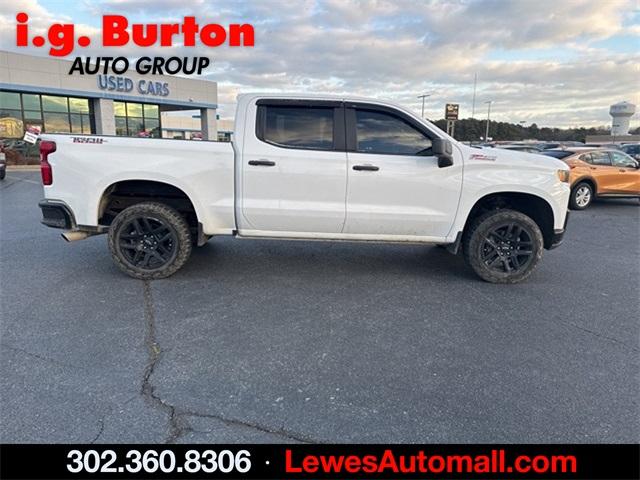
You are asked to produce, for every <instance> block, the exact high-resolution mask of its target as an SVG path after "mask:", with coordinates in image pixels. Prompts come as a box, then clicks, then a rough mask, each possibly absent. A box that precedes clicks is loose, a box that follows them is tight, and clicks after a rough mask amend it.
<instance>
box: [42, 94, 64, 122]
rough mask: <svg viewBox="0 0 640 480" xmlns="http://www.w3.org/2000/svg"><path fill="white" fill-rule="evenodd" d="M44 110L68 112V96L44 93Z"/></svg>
mask: <svg viewBox="0 0 640 480" xmlns="http://www.w3.org/2000/svg"><path fill="white" fill-rule="evenodd" d="M42 110H44V111H45V112H68V111H69V105H68V103H67V97H55V96H53V95H42ZM67 121H68V120H67Z"/></svg>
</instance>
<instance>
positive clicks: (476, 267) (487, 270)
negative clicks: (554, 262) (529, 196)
mask: <svg viewBox="0 0 640 480" xmlns="http://www.w3.org/2000/svg"><path fill="white" fill-rule="evenodd" d="M508 225H515V226H517V227H518V228H520V229H521V230H522V231H521V233H519V234H518V237H517V238H518V239H515V240H513V241H509V244H513V245H515V244H516V243H517V244H518V245H520V244H522V245H524V244H527V245H528V244H530V250H531V254H530V255H529V256H528V257H527V260H526V262H522V265H521V266H520V268H519V269H517V270H513V271H511V272H507V271H498V270H497V267H495V268H492V267H490V266H489V265H488V263H493V262H489V261H487V260H486V255H487V250H486V248H487V242H492V243H493V242H494V241H495V240H496V237H494V235H495V232H496V231H500V230H501V229H504V228H508V227H505V226H508ZM519 239H522V240H519ZM524 239H526V241H525V240H524ZM506 243H507V242H506V241H505V242H503V243H501V244H500V246H501V248H504V249H506V253H503V252H504V250H501V251H500V252H499V253H503V255H505V256H507V255H511V256H512V255H514V254H515V251H514V250H509V248H511V247H509V246H506V247H504V246H503V244H506ZM489 248H493V247H489ZM514 248H516V250H517V251H518V252H520V251H525V250H518V249H519V248H521V247H514ZM543 249H544V239H543V237H542V232H541V231H540V227H538V225H537V224H536V222H535V221H533V219H531V218H530V217H529V216H527V215H525V214H524V213H521V212H517V211H515V210H509V209H500V210H492V211H490V212H487V213H484V214H482V215H480V216H478V217H477V218H476V219H474V220H473V221H472V223H471V225H470V226H469V227H468V228H467V230H466V231H465V232H464V235H463V238H462V252H463V256H464V260H465V262H466V263H467V265H469V266H470V267H471V268H472V269H473V271H474V272H475V273H476V274H477V275H478V276H479V277H480V278H482V279H483V280H485V281H487V282H490V283H518V282H521V281H523V280H525V279H526V278H528V277H529V275H531V274H532V273H533V271H534V270H535V269H536V267H537V266H538V263H539V262H540V259H541V258H542V251H543ZM526 251H528V249H527V250H526ZM489 253H491V252H489ZM496 253H497V254H498V255H499V253H498V251H497V250H496ZM494 258H497V257H494ZM503 258H504V257H501V258H500V259H498V261H499V262H501V264H502V265H501V268H503V269H506V268H507V266H508V265H507V266H505V264H504V261H505V260H503ZM510 258H511V257H507V260H506V261H507V264H511V265H512V262H513V261H514V260H509V259H510ZM522 258H523V256H520V255H518V256H517V260H515V261H518V262H519V261H520V260H522ZM499 265H500V264H499Z"/></svg>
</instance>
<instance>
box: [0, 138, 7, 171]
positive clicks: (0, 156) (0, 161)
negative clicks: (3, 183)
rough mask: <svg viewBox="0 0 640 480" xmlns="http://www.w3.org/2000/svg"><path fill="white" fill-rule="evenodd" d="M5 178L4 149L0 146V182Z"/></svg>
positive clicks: (5, 161)
mask: <svg viewBox="0 0 640 480" xmlns="http://www.w3.org/2000/svg"><path fill="white" fill-rule="evenodd" d="M6 176H7V156H6V155H5V154H4V147H3V146H1V145H0V180H4V177H6Z"/></svg>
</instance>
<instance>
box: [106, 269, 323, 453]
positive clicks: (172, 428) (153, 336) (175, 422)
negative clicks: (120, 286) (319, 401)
mask: <svg viewBox="0 0 640 480" xmlns="http://www.w3.org/2000/svg"><path fill="white" fill-rule="evenodd" d="M143 302H144V321H145V326H146V332H145V346H146V347H147V353H148V358H147V365H146V367H145V369H144V374H143V377H142V385H141V388H140V393H141V394H142V396H143V397H144V398H145V399H146V400H147V401H148V402H149V403H150V404H151V405H154V406H155V407H156V408H158V409H159V410H162V411H163V412H165V414H166V415H167V418H168V421H169V434H168V435H167V438H166V439H165V443H174V442H176V441H177V440H178V439H179V438H180V437H182V436H183V435H185V434H186V433H189V432H195V433H198V431H197V430H194V429H193V428H191V426H190V425H189V423H188V421H187V417H200V418H210V419H214V420H218V421H220V422H222V423H224V424H225V425H228V426H241V427H245V428H250V429H253V430H256V431H259V432H262V433H267V434H270V435H275V436H279V437H282V438H287V439H289V440H293V441H295V442H301V443H321V442H319V441H317V440H313V439H311V438H309V437H306V436H305V435H301V434H298V433H294V432H290V431H288V430H285V429H284V427H281V428H279V429H274V428H271V427H268V426H266V425H261V424H258V423H254V422H247V421H243V420H238V419H234V418H226V417H224V416H222V415H217V414H212V413H202V412H197V411H189V410H179V409H178V408H177V407H176V406H175V405H172V404H171V403H169V402H168V401H166V400H164V399H163V398H161V397H160V396H159V395H157V394H156V393H155V386H154V385H153V383H152V381H151V378H152V376H153V374H154V372H155V369H156V367H157V365H158V363H159V362H160V360H161V358H162V349H161V347H160V344H159V343H158V339H157V330H156V319H155V309H154V305H153V296H152V293H151V282H150V281H149V280H144V281H143ZM103 427H104V425H103ZM99 436H100V435H98V436H97V437H96V439H97V438H98V437H99Z"/></svg>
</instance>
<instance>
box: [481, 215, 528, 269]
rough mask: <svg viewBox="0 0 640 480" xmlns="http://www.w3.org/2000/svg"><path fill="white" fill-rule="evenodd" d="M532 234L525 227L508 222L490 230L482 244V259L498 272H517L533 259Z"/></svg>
mask: <svg viewBox="0 0 640 480" xmlns="http://www.w3.org/2000/svg"><path fill="white" fill-rule="evenodd" d="M532 238H533V236H532V233H531V232H529V231H527V229H526V228H525V227H524V226H522V225H520V224H518V223H516V222H509V223H506V224H504V225H500V226H498V227H494V228H493V229H492V230H490V231H489V232H488V233H487V234H486V237H485V239H484V244H483V245H482V261H483V262H484V264H485V265H486V266H487V267H488V268H490V269H491V270H494V271H496V272H500V273H518V272H520V271H522V270H524V269H526V268H527V267H528V266H529V264H530V263H531V260H532V259H533V240H532Z"/></svg>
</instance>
